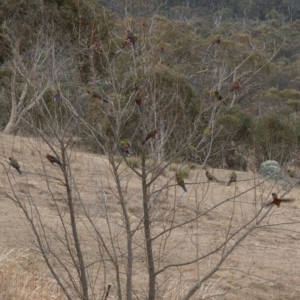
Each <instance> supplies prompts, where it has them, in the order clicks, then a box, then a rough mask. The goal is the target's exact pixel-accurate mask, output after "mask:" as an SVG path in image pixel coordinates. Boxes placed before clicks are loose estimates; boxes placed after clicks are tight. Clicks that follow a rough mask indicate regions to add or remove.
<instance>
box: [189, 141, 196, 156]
mask: <svg viewBox="0 0 300 300" xmlns="http://www.w3.org/2000/svg"><path fill="white" fill-rule="evenodd" d="M187 150H188V154H189V156H190V157H192V158H195V157H196V156H197V150H196V148H195V147H194V146H193V145H191V144H189V145H188V146H187Z"/></svg>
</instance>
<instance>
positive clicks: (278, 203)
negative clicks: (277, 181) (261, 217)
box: [267, 193, 294, 207]
mask: <svg viewBox="0 0 300 300" xmlns="http://www.w3.org/2000/svg"><path fill="white" fill-rule="evenodd" d="M272 197H273V201H272V202H270V203H268V204H267V206H270V205H272V204H274V205H276V206H277V207H279V206H280V203H281V202H282V201H284V202H292V201H294V199H279V198H278V197H277V194H276V193H272Z"/></svg>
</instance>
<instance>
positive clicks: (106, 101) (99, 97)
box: [87, 91, 108, 103]
mask: <svg viewBox="0 0 300 300" xmlns="http://www.w3.org/2000/svg"><path fill="white" fill-rule="evenodd" d="M87 92H88V93H89V94H90V95H91V96H92V97H93V98H97V99H100V100H102V101H103V102H105V103H108V100H107V99H104V98H102V97H101V96H100V95H99V94H98V93H96V92H95V91H87Z"/></svg>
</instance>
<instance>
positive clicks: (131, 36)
mask: <svg viewBox="0 0 300 300" xmlns="http://www.w3.org/2000/svg"><path fill="white" fill-rule="evenodd" d="M126 33H127V40H129V42H130V43H131V44H132V47H133V50H134V51H135V43H136V41H137V40H138V38H137V37H136V35H135V34H134V33H133V32H132V31H131V30H130V29H129V28H127V30H126Z"/></svg>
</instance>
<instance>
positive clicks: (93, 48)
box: [89, 43, 99, 58]
mask: <svg viewBox="0 0 300 300" xmlns="http://www.w3.org/2000/svg"><path fill="white" fill-rule="evenodd" d="M98 49H99V43H94V44H92V45H91V46H90V47H89V56H90V57H91V58H93V57H94V54H95V52H96V51H97V50H98Z"/></svg>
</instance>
